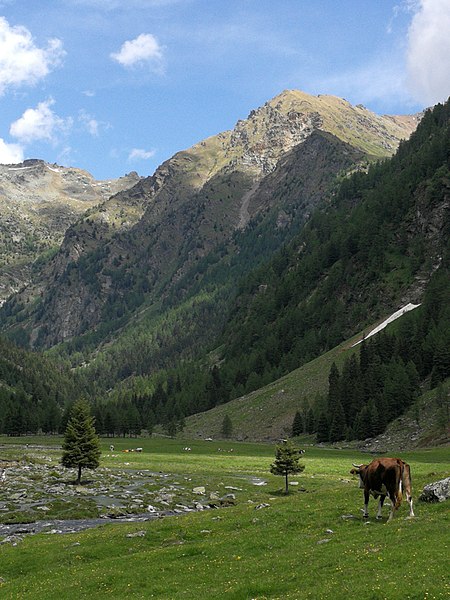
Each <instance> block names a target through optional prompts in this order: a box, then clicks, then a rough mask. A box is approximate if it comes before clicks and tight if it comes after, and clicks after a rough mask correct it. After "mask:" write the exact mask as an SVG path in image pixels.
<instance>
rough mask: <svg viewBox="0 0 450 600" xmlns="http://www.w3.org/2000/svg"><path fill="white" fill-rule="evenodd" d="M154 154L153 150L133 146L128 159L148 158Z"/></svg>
mask: <svg viewBox="0 0 450 600" xmlns="http://www.w3.org/2000/svg"><path fill="white" fill-rule="evenodd" d="M153 156H155V150H142V148H133V150H132V151H131V152H130V154H129V155H128V161H129V162H133V161H136V160H148V159H149V158H153Z"/></svg>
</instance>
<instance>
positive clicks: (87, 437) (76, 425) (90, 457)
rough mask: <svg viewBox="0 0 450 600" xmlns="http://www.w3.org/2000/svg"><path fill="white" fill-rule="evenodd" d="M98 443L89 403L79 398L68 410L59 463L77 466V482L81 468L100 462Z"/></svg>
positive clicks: (78, 481)
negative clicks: (68, 414)
mask: <svg viewBox="0 0 450 600" xmlns="http://www.w3.org/2000/svg"><path fill="white" fill-rule="evenodd" d="M100 454H101V450H100V443H99V439H98V436H97V434H96V432H95V427H94V418H93V417H92V416H91V411H90V408H89V404H88V403H87V402H86V401H85V400H83V399H81V400H78V401H77V402H75V404H74V405H73V408H72V410H71V411H70V417H69V421H68V423H67V427H66V431H65V434H64V442H63V455H62V458H61V463H62V465H63V466H64V467H67V468H69V469H70V468H74V467H75V468H77V469H78V477H77V480H76V483H77V484H80V483H81V470H82V469H83V468H87V469H96V468H97V467H98V465H99V464H100Z"/></svg>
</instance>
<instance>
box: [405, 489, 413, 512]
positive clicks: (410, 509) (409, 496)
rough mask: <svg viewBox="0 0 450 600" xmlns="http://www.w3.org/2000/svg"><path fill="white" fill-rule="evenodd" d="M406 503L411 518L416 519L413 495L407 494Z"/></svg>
mask: <svg viewBox="0 0 450 600" xmlns="http://www.w3.org/2000/svg"><path fill="white" fill-rule="evenodd" d="M406 501H407V502H408V504H409V516H410V517H414V510H413V499H412V496H411V494H409V493H408V492H406Z"/></svg>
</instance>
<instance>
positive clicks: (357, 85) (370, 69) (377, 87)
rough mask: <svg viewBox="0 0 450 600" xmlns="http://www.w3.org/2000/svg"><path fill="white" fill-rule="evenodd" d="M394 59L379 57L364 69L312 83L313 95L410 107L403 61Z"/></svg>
mask: <svg viewBox="0 0 450 600" xmlns="http://www.w3.org/2000/svg"><path fill="white" fill-rule="evenodd" d="M390 58H391V60H389V57H387V56H384V57H381V56H379V57H376V58H375V60H373V61H372V62H369V63H367V64H365V65H364V66H362V67H360V68H355V69H352V70H349V71H345V72H341V73H338V74H336V75H335V76H331V77H325V78H321V79H318V80H311V82H310V85H309V88H310V90H311V92H313V93H320V94H335V95H337V96H340V97H342V98H346V99H347V100H349V101H350V102H353V103H361V102H362V103H364V104H368V105H370V104H372V103H377V104H379V105H380V106H382V105H384V104H386V105H388V104H389V103H392V102H397V103H400V104H410V103H411V98H410V96H409V94H408V92H407V90H406V84H405V74H404V69H403V66H402V58H401V57H399V56H397V57H394V56H393V55H392V54H391V57H390Z"/></svg>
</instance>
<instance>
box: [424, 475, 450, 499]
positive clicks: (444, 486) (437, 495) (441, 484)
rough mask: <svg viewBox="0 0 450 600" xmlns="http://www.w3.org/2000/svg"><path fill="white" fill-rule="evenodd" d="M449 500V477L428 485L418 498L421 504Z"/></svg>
mask: <svg viewBox="0 0 450 600" xmlns="http://www.w3.org/2000/svg"><path fill="white" fill-rule="evenodd" d="M449 498H450V477H447V478H446V479H441V480H439V481H435V482H434V483H429V484H428V485H426V486H425V487H424V488H423V491H422V493H421V494H420V496H419V500H420V501H421V502H445V500H448V499H449Z"/></svg>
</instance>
